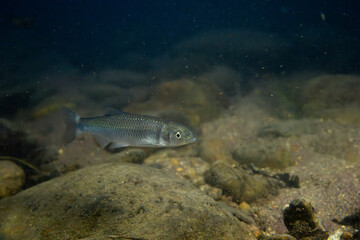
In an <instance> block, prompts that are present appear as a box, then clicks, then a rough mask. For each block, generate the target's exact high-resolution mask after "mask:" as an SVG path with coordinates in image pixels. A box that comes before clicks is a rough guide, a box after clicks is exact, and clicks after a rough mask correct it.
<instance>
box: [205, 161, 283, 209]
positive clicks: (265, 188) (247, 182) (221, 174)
mask: <svg viewBox="0 0 360 240" xmlns="http://www.w3.org/2000/svg"><path fill="white" fill-rule="evenodd" d="M205 181H206V183H208V184H210V185H211V186H215V187H219V188H221V189H222V190H223V191H224V193H225V194H227V195H230V196H231V197H232V199H233V201H235V202H243V201H245V202H252V201H254V200H256V199H258V198H261V197H265V196H267V195H269V194H277V193H278V188H279V186H282V185H283V184H282V183H279V181H278V180H275V179H273V178H266V177H264V176H261V175H253V174H250V173H248V172H246V171H245V170H243V169H242V168H240V167H238V166H237V165H235V164H233V165H230V164H227V163H225V162H221V161H218V162H215V163H213V164H212V165H211V168H210V170H208V171H207V172H205Z"/></svg>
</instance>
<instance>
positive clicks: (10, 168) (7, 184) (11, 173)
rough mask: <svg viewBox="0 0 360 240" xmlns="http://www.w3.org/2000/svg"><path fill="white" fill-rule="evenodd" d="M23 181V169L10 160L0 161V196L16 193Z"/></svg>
mask: <svg viewBox="0 0 360 240" xmlns="http://www.w3.org/2000/svg"><path fill="white" fill-rule="evenodd" d="M24 183H25V172H24V170H23V169H22V168H21V167H19V166H18V165H16V164H15V163H13V162H10V161H0V198H4V197H8V196H11V195H14V194H15V193H17V192H18V191H19V190H20V189H21V187H22V186H23V185H24Z"/></svg>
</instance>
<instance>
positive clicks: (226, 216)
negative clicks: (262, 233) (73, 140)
mask: <svg viewBox="0 0 360 240" xmlns="http://www.w3.org/2000/svg"><path fill="white" fill-rule="evenodd" d="M0 235H2V236H3V237H5V238H10V239H44V240H46V239H80V238H84V239H85V238H86V239H107V238H119V239H255V238H254V237H253V236H252V234H251V233H250V230H249V229H247V225H246V224H245V223H243V222H241V221H239V220H238V219H237V218H235V217H234V216H232V214H231V213H229V212H228V211H226V210H224V209H223V208H222V207H221V206H220V205H219V204H218V203H216V202H215V201H214V200H213V199H211V198H210V197H208V196H206V195H205V194H204V193H202V192H201V191H200V190H198V189H197V188H196V187H194V186H192V185H191V184H189V183H186V182H185V181H184V180H182V179H179V178H177V177H175V176H173V175H172V174H171V173H169V172H166V171H162V170H158V169H154V168H151V167H145V166H140V165H134V164H126V163H109V164H102V165H97V166H91V167H87V168H84V169H81V170H78V171H76V172H72V173H69V174H67V175H65V176H62V177H59V178H56V179H53V180H50V181H47V182H44V183H42V184H39V185H37V186H34V187H32V188H29V189H27V190H25V191H23V192H21V193H19V194H17V195H16V196H13V197H9V198H6V199H3V200H1V201H0Z"/></svg>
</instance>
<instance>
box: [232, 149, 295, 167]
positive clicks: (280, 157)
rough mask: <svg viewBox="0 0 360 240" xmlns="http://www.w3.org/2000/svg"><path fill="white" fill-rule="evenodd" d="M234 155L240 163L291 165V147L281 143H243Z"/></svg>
mask: <svg viewBox="0 0 360 240" xmlns="http://www.w3.org/2000/svg"><path fill="white" fill-rule="evenodd" d="M233 156H234V159H235V160H236V161H237V162H238V163H240V164H247V165H250V164H254V165H255V166H257V167H261V168H263V167H269V168H272V169H274V168H276V169H284V168H286V167H288V166H290V165H291V151H290V149H289V147H288V146H286V145H280V144H273V143H262V144H260V143H256V144H243V145H240V146H238V147H237V149H236V150H235V152H234V153H233Z"/></svg>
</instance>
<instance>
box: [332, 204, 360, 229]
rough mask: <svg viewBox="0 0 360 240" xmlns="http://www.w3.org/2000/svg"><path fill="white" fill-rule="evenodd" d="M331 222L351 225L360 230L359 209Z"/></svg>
mask: <svg viewBox="0 0 360 240" xmlns="http://www.w3.org/2000/svg"><path fill="white" fill-rule="evenodd" d="M333 222H335V223H338V224H341V225H344V226H352V227H353V228H354V229H356V230H358V231H359V230H360V209H358V210H357V211H356V212H355V213H354V214H351V215H349V216H346V217H344V218H343V219H341V220H340V221H339V220H336V219H333Z"/></svg>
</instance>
